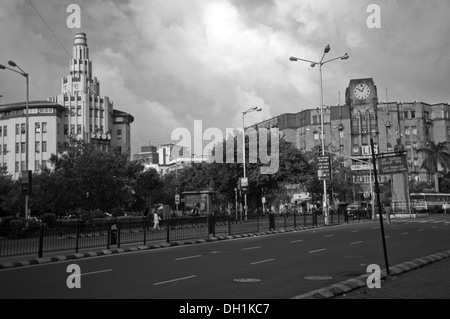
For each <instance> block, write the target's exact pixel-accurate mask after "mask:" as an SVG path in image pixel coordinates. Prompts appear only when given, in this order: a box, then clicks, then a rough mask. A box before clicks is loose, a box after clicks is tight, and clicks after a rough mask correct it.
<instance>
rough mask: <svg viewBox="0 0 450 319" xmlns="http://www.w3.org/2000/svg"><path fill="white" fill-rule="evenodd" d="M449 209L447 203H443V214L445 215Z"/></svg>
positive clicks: (449, 206)
mask: <svg viewBox="0 0 450 319" xmlns="http://www.w3.org/2000/svg"><path fill="white" fill-rule="evenodd" d="M449 208H450V204H449V203H447V202H444V204H443V205H442V209H443V210H444V214H447V209H449Z"/></svg>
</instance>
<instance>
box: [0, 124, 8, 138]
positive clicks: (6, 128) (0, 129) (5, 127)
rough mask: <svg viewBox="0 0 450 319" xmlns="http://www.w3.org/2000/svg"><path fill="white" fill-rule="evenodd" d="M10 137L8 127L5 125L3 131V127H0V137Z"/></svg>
mask: <svg viewBox="0 0 450 319" xmlns="http://www.w3.org/2000/svg"><path fill="white" fill-rule="evenodd" d="M2 135H3V136H8V127H7V126H6V125H5V126H3V129H2V126H0V137H1V136H2Z"/></svg>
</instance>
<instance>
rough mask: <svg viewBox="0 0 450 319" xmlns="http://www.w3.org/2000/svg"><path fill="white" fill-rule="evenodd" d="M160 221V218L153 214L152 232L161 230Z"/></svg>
mask: <svg viewBox="0 0 450 319" xmlns="http://www.w3.org/2000/svg"><path fill="white" fill-rule="evenodd" d="M160 220H161V217H159V215H158V214H157V213H156V212H153V230H158V231H159V230H161V228H159V221H160Z"/></svg>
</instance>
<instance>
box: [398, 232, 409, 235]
mask: <svg viewBox="0 0 450 319" xmlns="http://www.w3.org/2000/svg"><path fill="white" fill-rule="evenodd" d="M408 234H409V232H405V233H401V234H400V235H408Z"/></svg>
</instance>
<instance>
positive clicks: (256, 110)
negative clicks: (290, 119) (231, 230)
mask: <svg viewBox="0 0 450 319" xmlns="http://www.w3.org/2000/svg"><path fill="white" fill-rule="evenodd" d="M260 111H262V109H261V108H259V107H257V106H255V107H252V108H249V109H248V110H247V111H245V112H242V130H243V131H242V150H243V153H244V156H243V157H244V179H245V178H246V175H245V124H244V116H245V114H247V113H251V112H260ZM244 215H245V220H247V193H245V192H244Z"/></svg>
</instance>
